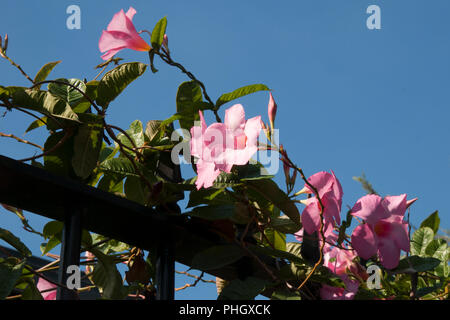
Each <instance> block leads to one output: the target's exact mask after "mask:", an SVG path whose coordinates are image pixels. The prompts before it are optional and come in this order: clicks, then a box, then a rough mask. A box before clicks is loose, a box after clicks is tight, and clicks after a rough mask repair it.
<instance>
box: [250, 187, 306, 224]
mask: <svg viewBox="0 0 450 320" xmlns="http://www.w3.org/2000/svg"><path fill="white" fill-rule="evenodd" d="M246 184H247V185H248V186H249V187H251V188H252V189H254V190H256V191H257V192H259V193H260V194H261V195H262V196H263V197H264V198H266V199H267V200H269V201H270V202H272V203H273V204H274V205H275V206H276V207H278V208H279V209H280V210H281V211H282V212H283V213H284V214H285V215H287V216H288V217H289V218H290V219H291V220H292V221H293V222H294V223H296V224H297V226H298V227H299V228H301V222H300V212H299V211H298V209H297V206H296V205H295V202H293V201H292V200H291V199H290V198H289V197H288V195H287V194H286V193H285V192H283V191H282V190H281V189H280V188H279V187H278V185H277V184H276V183H275V182H274V181H273V180H270V179H261V180H258V181H247V182H246Z"/></svg>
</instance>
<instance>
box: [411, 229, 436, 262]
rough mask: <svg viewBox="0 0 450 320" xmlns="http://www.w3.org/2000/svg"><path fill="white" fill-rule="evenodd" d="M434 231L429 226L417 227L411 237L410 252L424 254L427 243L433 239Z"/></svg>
mask: <svg viewBox="0 0 450 320" xmlns="http://www.w3.org/2000/svg"><path fill="white" fill-rule="evenodd" d="M433 238H434V232H433V230H432V229H431V228H428V227H422V228H420V229H417V230H416V231H415V232H414V234H413V236H412V239H411V254H412V255H418V256H424V255H425V250H426V248H427V246H428V244H429V243H430V242H431V241H433Z"/></svg>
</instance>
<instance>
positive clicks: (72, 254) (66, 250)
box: [56, 206, 81, 300]
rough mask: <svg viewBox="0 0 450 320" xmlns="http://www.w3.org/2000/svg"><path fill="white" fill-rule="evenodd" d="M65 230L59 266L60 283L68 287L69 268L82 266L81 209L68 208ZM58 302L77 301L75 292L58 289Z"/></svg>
mask: <svg viewBox="0 0 450 320" xmlns="http://www.w3.org/2000/svg"><path fill="white" fill-rule="evenodd" d="M65 214H66V216H65V221H64V229H63V234H62V239H61V261H60V264H59V273H58V282H59V283H61V284H63V285H67V279H68V277H69V276H70V275H69V274H68V273H67V268H68V267H69V266H70V265H76V266H79V265H80V250H81V209H80V208H78V207H72V206H71V207H66V212H65ZM56 299H57V300H77V299H78V294H77V292H76V291H75V290H69V289H66V288H61V287H58V291H57V295H56Z"/></svg>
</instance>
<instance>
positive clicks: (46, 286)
mask: <svg viewBox="0 0 450 320" xmlns="http://www.w3.org/2000/svg"><path fill="white" fill-rule="evenodd" d="M36 287H37V289H38V290H39V292H41V294H42V297H43V298H44V300H56V288H57V286H56V285H55V284H53V283H51V282H48V281H47V280H45V279H43V278H39V281H38V283H37V286H36ZM50 289H54V290H50ZM47 290H49V291H47ZM42 291H45V292H42Z"/></svg>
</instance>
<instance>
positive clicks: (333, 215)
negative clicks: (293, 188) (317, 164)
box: [302, 171, 343, 234]
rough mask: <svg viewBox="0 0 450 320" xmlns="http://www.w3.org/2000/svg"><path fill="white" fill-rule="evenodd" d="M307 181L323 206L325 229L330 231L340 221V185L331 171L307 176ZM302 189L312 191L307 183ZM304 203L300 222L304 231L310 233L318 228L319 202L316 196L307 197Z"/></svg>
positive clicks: (341, 194)
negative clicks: (313, 188)
mask: <svg viewBox="0 0 450 320" xmlns="http://www.w3.org/2000/svg"><path fill="white" fill-rule="evenodd" d="M308 182H309V183H310V184H311V185H312V186H314V187H315V188H316V189H317V191H318V193H319V197H320V199H321V200H322V203H323V205H324V207H325V210H324V213H323V215H324V223H325V230H329V231H330V232H331V230H332V228H333V226H334V225H335V223H337V224H340V223H341V218H340V213H341V206H342V196H343V191H342V186H341V184H340V182H339V180H338V179H337V178H336V176H335V175H334V172H333V171H332V172H331V173H328V172H325V171H322V172H318V173H316V174H314V175H312V176H311V177H309V178H308ZM304 190H305V192H307V193H310V194H312V193H313V190H312V189H311V188H310V187H309V186H308V185H307V184H305V188H304ZM305 204H306V208H305V209H304V210H303V212H302V223H303V226H304V228H305V231H306V232H307V233H309V234H312V233H314V232H315V231H319V230H320V204H319V201H318V199H317V198H316V197H312V198H309V199H307V200H306V201H305Z"/></svg>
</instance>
